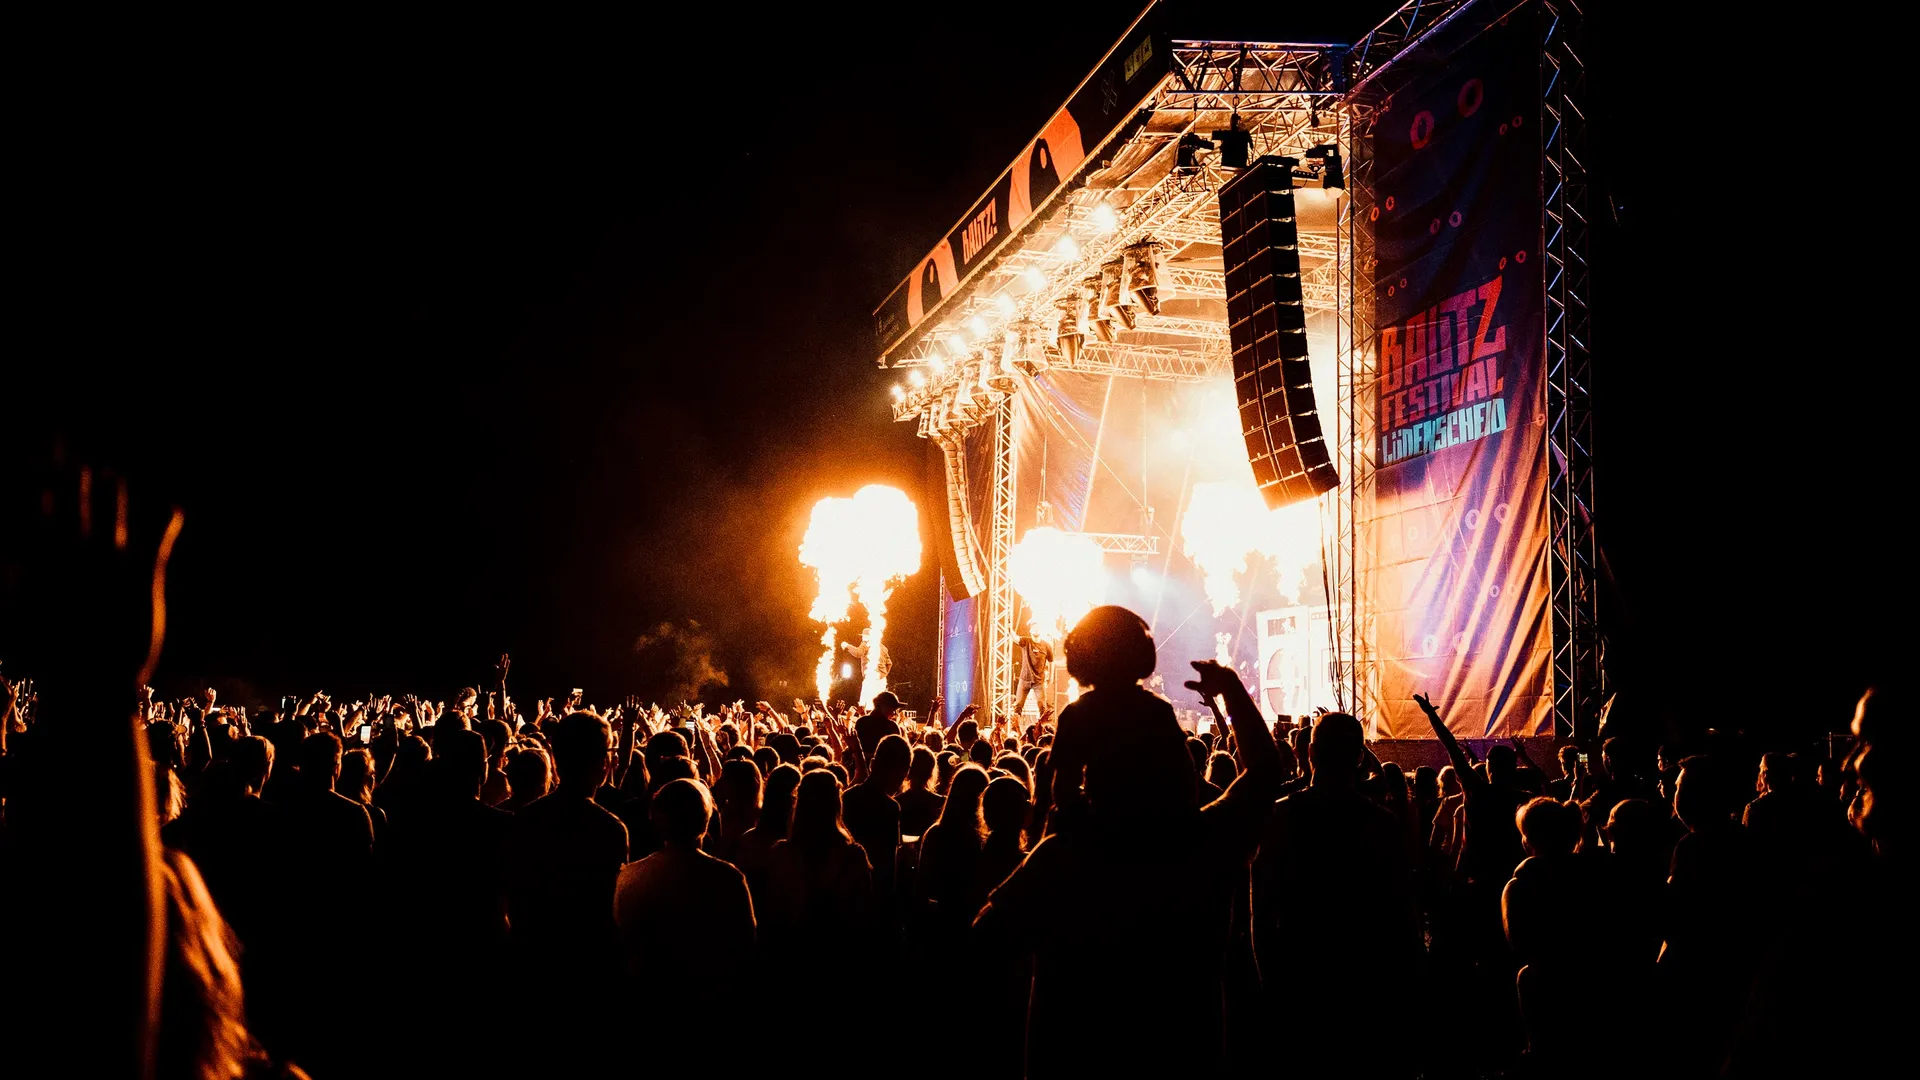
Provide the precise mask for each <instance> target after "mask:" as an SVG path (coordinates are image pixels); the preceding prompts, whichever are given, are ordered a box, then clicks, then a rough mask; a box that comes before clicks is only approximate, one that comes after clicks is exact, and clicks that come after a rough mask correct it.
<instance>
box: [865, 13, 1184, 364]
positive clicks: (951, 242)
mask: <svg viewBox="0 0 1920 1080" xmlns="http://www.w3.org/2000/svg"><path fill="white" fill-rule="evenodd" d="M1160 22H1161V19H1160V17H1159V9H1158V8H1154V9H1150V10H1149V11H1148V12H1146V13H1145V14H1143V15H1142V16H1141V18H1140V19H1139V20H1137V21H1136V22H1135V23H1134V24H1133V25H1132V26H1131V27H1129V28H1128V29H1127V33H1126V34H1125V35H1124V36H1123V37H1121V39H1120V42H1119V43H1118V44H1117V45H1115V46H1114V47H1113V49H1112V51H1110V52H1109V53H1108V54H1107V55H1106V57H1105V59H1103V60H1101V62H1100V66H1099V67H1098V68H1096V69H1095V70H1094V72H1093V74H1091V75H1089V76H1087V78H1086V81H1084V82H1082V83H1081V84H1080V86H1079V88H1078V89H1077V90H1075V91H1074V93H1073V97H1072V98H1070V99H1068V101H1067V103H1066V105H1065V106H1063V107H1062V108H1061V109H1060V110H1059V111H1058V112H1056V113H1054V114H1053V116H1052V118H1051V119H1049V120H1048V121H1047V123H1046V126H1045V127H1043V128H1042V129H1041V130H1040V134H1039V135H1037V136H1035V137H1034V139H1033V141H1032V142H1030V143H1028V144H1027V145H1026V146H1025V147H1024V148H1022V149H1021V151H1020V153H1019V154H1018V155H1017V156H1015V158H1014V160H1013V164H1012V165H1011V166H1009V167H1008V169H1007V171H1005V172H1003V173H1001V174H1000V178H999V179H998V180H995V181H994V183H993V186H992V187H990V188H988V189H987V193H986V194H985V195H982V196H981V197H980V199H979V201H978V202H976V203H974V204H973V206H972V207H971V208H969V209H968V210H967V212H966V214H964V215H963V216H962V217H961V218H960V221H959V223H958V224H956V225H955V226H954V227H953V230H952V231H951V232H949V233H948V234H947V235H946V236H945V237H944V238H942V239H941V241H940V242H939V243H938V244H935V245H934V247H933V250H932V251H929V252H928V253H927V254H926V256H925V257H924V258H922V259H921V260H920V261H919V262H918V263H917V264H915V266H914V269H913V272H912V273H911V274H909V275H907V279H906V280H905V281H903V282H901V283H900V284H899V285H898V286H896V287H895V288H894V290H893V292H891V293H889V294H888V295H887V298H886V300H885V301H884V302H882V303H881V305H880V306H879V307H878V308H877V309H875V310H874V313H873V328H874V335H875V337H876V338H877V339H878V344H879V346H880V352H881V354H882V355H883V356H884V355H886V354H888V353H891V352H892V351H893V350H894V349H896V348H898V347H899V346H900V345H902V344H904V343H906V342H908V341H909V340H911V338H912V337H913V335H914V331H915V330H916V329H919V328H920V327H921V325H922V324H923V323H925V322H926V321H927V320H928V318H929V317H930V316H932V315H933V313H934V312H936V311H938V310H939V309H940V306H941V305H942V304H943V303H944V302H945V301H947V300H949V299H951V298H952V297H953V296H954V294H955V293H957V292H959V291H960V288H961V286H962V285H963V284H964V283H965V282H966V281H967V279H968V278H969V277H970V276H971V275H972V274H973V272H974V271H975V270H978V269H979V268H980V267H982V266H985V265H987V264H988V263H990V262H991V261H992V260H993V257H994V256H996V255H998V254H999V253H1000V252H1001V251H1002V250H1003V249H1005V248H1006V246H1007V243H1008V241H1009V240H1011V239H1012V238H1013V237H1014V236H1015V235H1017V234H1018V233H1019V231H1020V229H1021V228H1022V227H1023V226H1026V225H1027V224H1029V223H1030V222H1032V221H1033V220H1034V218H1035V215H1036V214H1037V213H1039V212H1040V211H1042V210H1044V209H1045V208H1046V207H1047V205H1048V203H1049V201H1050V200H1052V199H1053V198H1054V196H1055V195H1057V194H1059V193H1060V192H1062V191H1070V190H1072V189H1073V188H1074V187H1075V186H1077V184H1078V183H1079V181H1080V178H1081V175H1082V174H1083V173H1084V172H1086V171H1089V170H1090V169H1092V168H1093V167H1094V165H1095V164H1096V162H1094V161H1090V160H1089V159H1090V158H1091V157H1092V156H1093V155H1094V153H1095V152H1096V151H1097V150H1098V149H1099V148H1100V147H1101V146H1102V145H1104V144H1105V143H1106V142H1107V141H1108V139H1110V138H1111V137H1112V136H1113V134H1114V133H1115V132H1117V131H1119V130H1120V129H1121V128H1122V127H1123V126H1124V125H1125V124H1126V123H1127V122H1129V121H1130V120H1131V119H1132V117H1133V116H1134V114H1135V113H1136V112H1137V111H1138V110H1139V108H1140V106H1141V104H1142V103H1144V102H1145V101H1146V99H1147V95H1148V94H1150V93H1152V91H1153V88H1154V87H1155V86H1156V85H1158V84H1159V82H1160V77H1161V76H1162V75H1165V74H1166V73H1167V72H1168V71H1169V70H1170V69H1171V57H1172V51H1171V49H1170V48H1169V47H1168V44H1167V39H1166V37H1165V36H1164V35H1163V34H1161V33H1160V32H1159V31H1158V29H1157V28H1158V26H1159V24H1160ZM1054 59H1055V58H1053V57H1039V58H1037V61H1038V62H1041V63H1052V62H1053V60H1054Z"/></svg>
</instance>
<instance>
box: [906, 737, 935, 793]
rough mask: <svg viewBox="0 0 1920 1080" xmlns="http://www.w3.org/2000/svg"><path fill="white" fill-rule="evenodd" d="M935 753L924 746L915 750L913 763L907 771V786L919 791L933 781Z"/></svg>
mask: <svg viewBox="0 0 1920 1080" xmlns="http://www.w3.org/2000/svg"><path fill="white" fill-rule="evenodd" d="M933 766H934V757H933V751H931V750H929V749H927V748H926V747H924V746H916V747H914V748H913V763H912V765H910V766H909V767H908V769H907V786H908V787H910V788H913V789H915V790H918V789H920V788H923V787H926V786H927V785H928V784H929V783H931V782H932V781H933Z"/></svg>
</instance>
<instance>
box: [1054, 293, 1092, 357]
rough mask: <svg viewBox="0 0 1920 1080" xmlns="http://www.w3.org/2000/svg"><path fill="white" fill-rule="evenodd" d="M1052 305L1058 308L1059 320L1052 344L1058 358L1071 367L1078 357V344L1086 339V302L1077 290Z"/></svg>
mask: <svg viewBox="0 0 1920 1080" xmlns="http://www.w3.org/2000/svg"><path fill="white" fill-rule="evenodd" d="M1054 306H1056V307H1058V308H1059V309H1060V322H1059V325H1058V327H1057V328H1056V329H1055V331H1054V335H1053V344H1054V347H1055V348H1057V349H1059V350H1060V359H1061V360H1063V361H1065V362H1066V364H1067V366H1068V367H1072V366H1073V364H1074V362H1075V361H1076V360H1078V359H1080V346H1081V345H1082V344H1084V343H1085V342H1086V340H1087V326H1086V303H1085V302H1084V301H1082V300H1081V299H1080V294H1079V293H1078V292H1071V293H1068V294H1067V295H1065V296H1063V297H1061V298H1060V299H1059V300H1058V301H1056V302H1055V304H1054Z"/></svg>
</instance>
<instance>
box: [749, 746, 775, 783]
mask: <svg viewBox="0 0 1920 1080" xmlns="http://www.w3.org/2000/svg"><path fill="white" fill-rule="evenodd" d="M753 763H754V764H755V765H758V766H759V767H760V775H761V776H763V777H766V776H772V775H773V770H774V769H776V768H778V767H779V765H780V751H778V750H775V749H774V748H773V747H771V746H762V747H759V748H758V749H756V750H754V752H753Z"/></svg>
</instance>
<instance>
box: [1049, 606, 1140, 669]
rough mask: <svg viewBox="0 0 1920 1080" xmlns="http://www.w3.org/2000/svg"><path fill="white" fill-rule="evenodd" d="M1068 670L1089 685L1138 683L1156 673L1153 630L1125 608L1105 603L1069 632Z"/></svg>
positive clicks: (1067, 642)
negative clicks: (1154, 668) (1154, 669)
mask: <svg viewBox="0 0 1920 1080" xmlns="http://www.w3.org/2000/svg"><path fill="white" fill-rule="evenodd" d="M1066 653H1067V674H1069V675H1071V676H1073V678H1074V679H1075V680H1076V681H1078V682H1079V683H1080V685H1081V686H1086V687H1101V686H1115V685H1123V684H1126V683H1137V682H1139V681H1140V680H1142V679H1145V678H1147V677H1148V676H1150V675H1152V674H1153V665H1154V658H1155V657H1154V650H1153V631H1152V630H1151V629H1149V628H1148V626H1147V623H1146V620H1144V619H1142V618H1141V617H1140V616H1138V615H1135V614H1134V613H1133V612H1131V611H1128V610H1127V609H1126V608H1123V607H1120V606H1118V605H1115V604H1103V605H1101V606H1100V607H1097V608H1094V609H1093V610H1092V611H1089V612H1087V614H1086V615H1085V616H1084V617H1082V618H1081V620H1080V621H1079V622H1078V623H1076V624H1074V627H1073V630H1072V631H1071V632H1069V633H1068V634H1067V640H1066Z"/></svg>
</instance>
